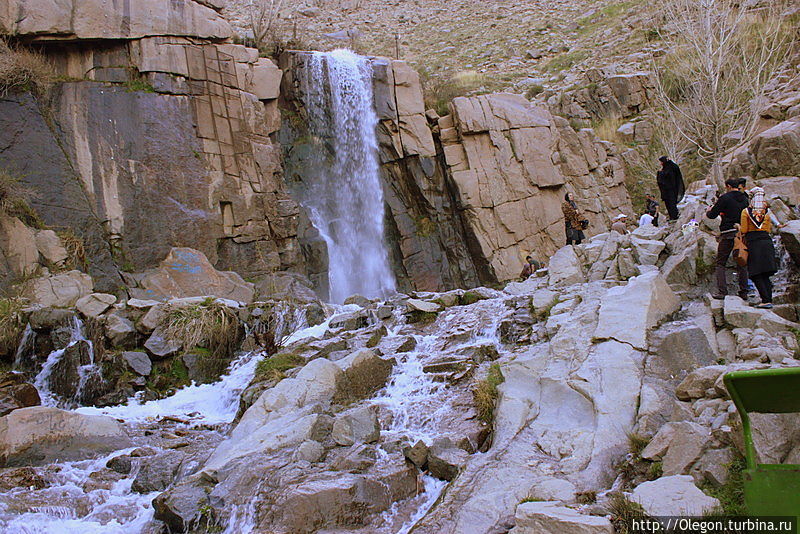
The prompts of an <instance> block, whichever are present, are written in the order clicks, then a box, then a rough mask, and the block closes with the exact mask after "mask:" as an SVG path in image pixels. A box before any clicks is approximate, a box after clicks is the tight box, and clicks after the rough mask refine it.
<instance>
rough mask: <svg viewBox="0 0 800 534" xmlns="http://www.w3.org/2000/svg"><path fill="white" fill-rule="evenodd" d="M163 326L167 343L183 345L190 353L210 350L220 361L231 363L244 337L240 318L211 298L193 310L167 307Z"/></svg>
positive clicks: (191, 308) (162, 321)
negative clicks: (240, 338) (198, 349)
mask: <svg viewBox="0 0 800 534" xmlns="http://www.w3.org/2000/svg"><path fill="white" fill-rule="evenodd" d="M159 326H160V328H161V329H162V332H163V336H164V338H165V339H171V340H176V341H179V342H180V343H182V344H183V346H184V347H185V348H187V349H192V348H195V347H200V348H205V349H208V351H209V353H210V356H211V357H213V358H217V359H230V358H231V357H232V356H233V353H234V351H235V350H236V346H237V344H238V342H239V337H240V332H239V326H240V325H239V318H238V317H236V314H235V313H234V312H233V311H232V310H231V309H230V308H228V307H227V306H225V305H224V304H222V303H220V302H218V301H216V300H214V299H211V298H209V299H206V300H205V301H203V302H202V303H199V304H193V305H190V306H167V309H166V311H165V313H164V315H163V316H162V318H161V322H160V325H159Z"/></svg>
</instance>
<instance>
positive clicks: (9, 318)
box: [0, 298, 23, 357]
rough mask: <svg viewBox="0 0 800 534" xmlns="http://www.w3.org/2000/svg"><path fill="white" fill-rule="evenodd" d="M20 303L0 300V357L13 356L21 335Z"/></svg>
mask: <svg viewBox="0 0 800 534" xmlns="http://www.w3.org/2000/svg"><path fill="white" fill-rule="evenodd" d="M22 306H23V304H22V301H21V300H19V299H15V298H5V299H0V357H2V356H5V357H8V356H13V354H14V353H15V352H16V350H17V345H18V344H19V339H20V337H21V335H22V315H21V311H22Z"/></svg>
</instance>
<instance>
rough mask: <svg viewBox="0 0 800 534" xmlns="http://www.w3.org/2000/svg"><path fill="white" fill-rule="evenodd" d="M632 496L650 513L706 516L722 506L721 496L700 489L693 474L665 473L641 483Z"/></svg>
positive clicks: (652, 514)
mask: <svg viewBox="0 0 800 534" xmlns="http://www.w3.org/2000/svg"><path fill="white" fill-rule="evenodd" d="M630 500H631V501H633V502H635V503H638V504H640V505H641V506H642V508H644V511H645V513H646V514H647V515H650V516H666V515H691V516H702V515H703V514H705V513H708V512H710V511H712V510H714V509H715V508H716V507H718V506H719V501H718V500H717V499H715V498H713V497H709V496H708V495H706V494H705V493H703V492H702V491H700V490H699V489H697V486H695V485H694V479H692V477H691V476H689V475H673V476H668V477H661V478H659V479H657V480H653V481H650V482H645V483H643V484H640V485H639V486H637V487H636V489H634V490H633V493H632V494H631V496H630Z"/></svg>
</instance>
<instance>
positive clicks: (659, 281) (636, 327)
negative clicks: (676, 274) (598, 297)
mask: <svg viewBox="0 0 800 534" xmlns="http://www.w3.org/2000/svg"><path fill="white" fill-rule="evenodd" d="M678 308H680V300H679V299H678V296H677V295H675V293H674V292H673V291H672V289H670V287H669V285H667V283H666V281H665V280H664V278H663V277H662V276H661V274H659V273H658V272H657V271H653V272H649V273H645V274H642V275H640V276H636V277H634V278H631V279H630V280H629V281H628V283H627V284H625V285H623V286H617V287H612V288H611V289H609V290H608V292H607V293H606V296H605V298H603V299H602V303H601V305H600V312H599V319H598V322H597V329H596V330H595V333H594V337H595V338H597V339H615V340H617V341H621V342H623V343H629V344H630V345H631V346H633V347H634V348H637V349H640V350H645V349H647V333H648V330H650V329H651V328H653V327H655V326H656V325H658V324H659V323H660V322H661V321H663V320H664V319H665V318H666V317H668V316H669V315H671V314H672V313H674V312H676V311H677V310H678Z"/></svg>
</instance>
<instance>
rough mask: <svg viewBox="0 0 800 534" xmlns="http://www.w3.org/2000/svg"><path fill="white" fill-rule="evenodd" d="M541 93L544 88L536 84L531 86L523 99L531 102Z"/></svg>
mask: <svg viewBox="0 0 800 534" xmlns="http://www.w3.org/2000/svg"><path fill="white" fill-rule="evenodd" d="M542 93H544V86H543V85H539V84H538V83H536V84H533V85H531V86H530V87H529V88H528V90H527V91H526V92H525V98H527V99H528V100H533V99H534V98H536V97H537V96H539V95H540V94H542Z"/></svg>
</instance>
